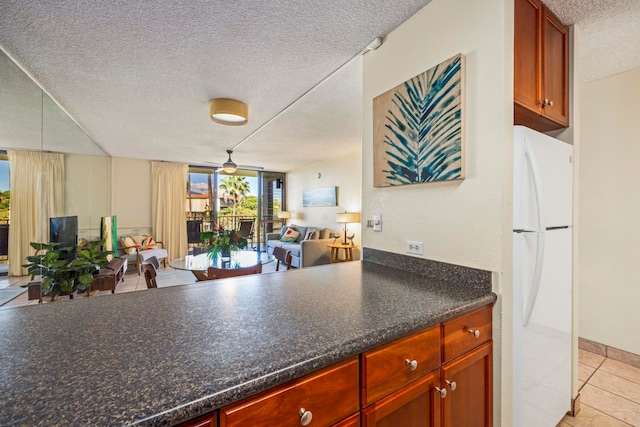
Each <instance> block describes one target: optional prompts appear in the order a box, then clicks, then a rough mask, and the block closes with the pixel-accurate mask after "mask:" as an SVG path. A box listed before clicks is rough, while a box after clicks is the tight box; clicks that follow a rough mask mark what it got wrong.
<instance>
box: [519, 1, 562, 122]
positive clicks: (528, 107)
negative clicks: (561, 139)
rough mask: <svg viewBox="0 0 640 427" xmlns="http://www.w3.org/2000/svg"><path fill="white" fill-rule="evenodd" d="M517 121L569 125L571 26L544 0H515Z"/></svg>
mask: <svg viewBox="0 0 640 427" xmlns="http://www.w3.org/2000/svg"><path fill="white" fill-rule="evenodd" d="M514 58H515V62H514V122H515V124H517V125H525V126H528V127H530V128H532V129H536V130H538V131H541V132H547V131H550V130H555V129H561V128H565V127H568V126H569V29H568V28H567V27H565V26H564V25H562V23H561V22H560V20H558V18H556V16H555V15H554V14H553V13H552V12H551V11H550V10H549V9H547V7H546V6H545V5H543V4H542V3H541V2H540V0H515V31H514Z"/></svg>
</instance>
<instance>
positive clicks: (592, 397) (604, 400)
mask: <svg viewBox="0 0 640 427" xmlns="http://www.w3.org/2000/svg"><path fill="white" fill-rule="evenodd" d="M580 395H581V401H582V404H583V408H584V405H588V406H591V407H592V408H594V409H596V410H598V411H601V412H603V413H606V414H608V415H610V416H611V417H613V418H616V419H618V420H621V421H624V422H626V423H628V424H631V425H633V426H640V404H638V403H635V402H632V401H630V400H627V399H625V398H623V397H620V396H618V395H616V394H613V393H611V392H609V391H607V390H603V389H601V388H599V387H595V386H593V385H591V384H587V385H585V386H584V387H583V388H582V390H581V391H580ZM580 412H582V411H580Z"/></svg>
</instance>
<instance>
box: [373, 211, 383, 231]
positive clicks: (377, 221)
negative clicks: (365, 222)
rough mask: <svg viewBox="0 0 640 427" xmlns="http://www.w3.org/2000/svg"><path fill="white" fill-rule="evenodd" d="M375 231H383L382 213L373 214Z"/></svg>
mask: <svg viewBox="0 0 640 427" xmlns="http://www.w3.org/2000/svg"><path fill="white" fill-rule="evenodd" d="M373 231H382V215H381V214H373Z"/></svg>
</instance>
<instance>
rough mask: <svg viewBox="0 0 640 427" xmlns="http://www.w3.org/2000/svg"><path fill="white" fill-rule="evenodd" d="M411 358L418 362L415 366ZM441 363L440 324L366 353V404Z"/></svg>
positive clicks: (364, 355)
mask: <svg viewBox="0 0 640 427" xmlns="http://www.w3.org/2000/svg"><path fill="white" fill-rule="evenodd" d="M411 362H416V363H415V364H414V365H415V367H414V369H413V370H412V366H411ZM439 366H440V327H439V326H435V327H433V328H430V329H427V330H426V331H422V332H419V333H417V334H414V335H411V336H408V337H406V338H401V339H399V340H396V341H394V342H392V343H390V344H387V345H384V346H381V347H378V348H376V349H373V350H370V351H367V352H366V353H363V354H362V368H361V369H362V391H361V393H362V405H363V406H367V405H369V404H371V403H373V402H375V401H376V400H378V399H380V398H381V397H384V396H386V395H388V394H390V393H393V392H394V391H396V390H398V389H399V388H401V387H402V386H404V385H406V384H408V383H410V382H412V381H414V380H416V379H418V378H420V377H422V376H424V375H426V374H428V373H429V372H431V371H433V370H434V369H437V368H438V367H439Z"/></svg>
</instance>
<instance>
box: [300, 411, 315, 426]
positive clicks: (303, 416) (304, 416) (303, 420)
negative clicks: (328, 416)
mask: <svg viewBox="0 0 640 427" xmlns="http://www.w3.org/2000/svg"><path fill="white" fill-rule="evenodd" d="M298 414H300V424H302V425H303V426H308V425H309V423H311V420H312V419H313V414H312V413H311V411H307V410H306V409H304V408H300V410H299V411H298Z"/></svg>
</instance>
